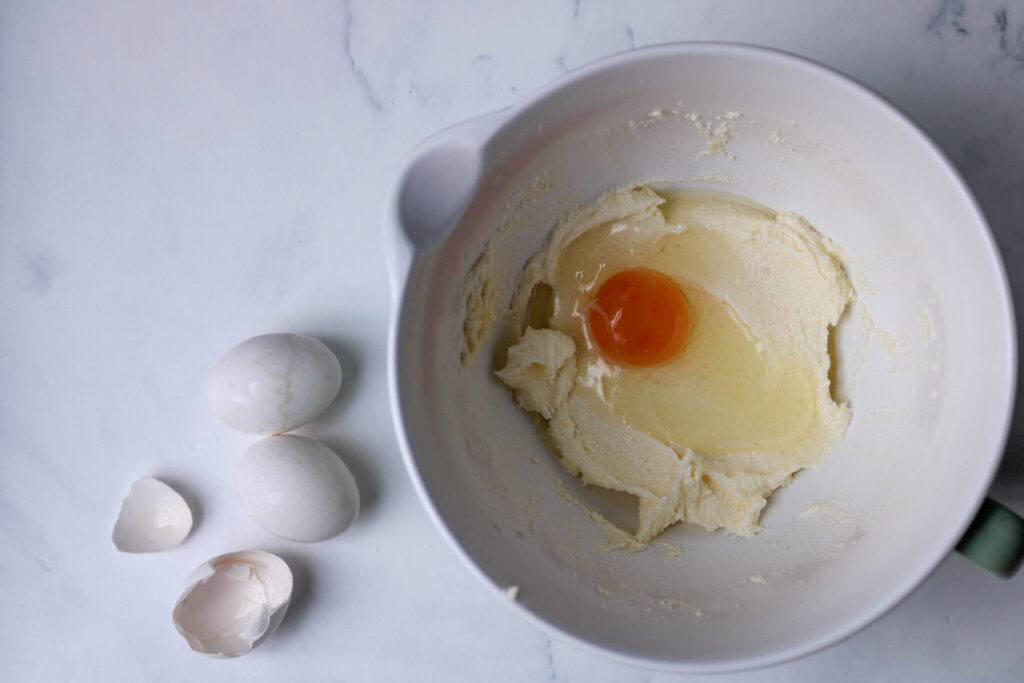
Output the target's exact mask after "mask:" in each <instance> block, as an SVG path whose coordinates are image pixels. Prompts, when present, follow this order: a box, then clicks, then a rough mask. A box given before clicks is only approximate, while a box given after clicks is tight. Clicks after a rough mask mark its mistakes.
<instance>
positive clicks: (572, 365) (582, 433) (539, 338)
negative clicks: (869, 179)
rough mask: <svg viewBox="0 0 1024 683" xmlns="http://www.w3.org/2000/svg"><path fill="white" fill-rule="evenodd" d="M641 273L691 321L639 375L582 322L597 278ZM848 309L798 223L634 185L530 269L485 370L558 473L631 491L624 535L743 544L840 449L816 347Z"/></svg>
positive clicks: (568, 227)
mask: <svg viewBox="0 0 1024 683" xmlns="http://www.w3.org/2000/svg"><path fill="white" fill-rule="evenodd" d="M637 267H642V268H649V269H652V270H656V271H658V272H661V273H663V274H665V275H667V276H669V277H670V278H671V279H672V280H673V281H674V282H675V283H676V284H677V286H678V287H679V288H680V290H681V291H682V292H683V294H684V295H685V297H686V299H687V301H688V302H689V305H690V308H691V314H692V319H693V325H692V331H691V336H690V338H689V340H688V341H687V342H686V346H685V347H684V348H683V350H682V351H681V352H679V353H678V354H677V356H676V357H675V358H673V359H671V360H669V361H667V362H666V363H663V364H661V365H657V366H653V367H633V366H624V365H618V364H616V363H614V362H612V361H610V360H609V359H607V358H606V357H605V356H604V355H603V354H602V352H601V350H600V349H599V348H598V347H597V346H596V345H595V344H594V343H593V340H592V339H591V335H590V331H589V329H588V327H587V322H586V321H587V311H588V308H589V306H590V302H591V300H592V297H593V293H594V292H596V291H597V289H598V288H599V287H600V286H601V284H602V283H603V282H604V280H606V279H607V278H608V277H610V276H611V275H613V274H615V273H616V272H620V271H622V270H625V269H628V268H637ZM854 298H855V290H854V287H853V285H852V284H851V282H850V279H849V277H848V276H847V274H846V272H845V270H844V266H843V254H842V252H841V250H840V249H839V248H838V247H837V246H836V245H835V244H834V243H832V242H831V240H829V239H828V238H826V237H824V236H822V235H821V234H819V233H818V232H817V231H815V230H814V228H812V227H811V226H810V225H809V224H808V223H807V222H806V221H805V220H803V219H802V218H800V217H799V216H797V215H796V214H792V213H788V212H782V213H774V212H772V211H770V210H767V209H764V208H763V207H757V206H753V205H748V204H747V203H742V202H738V201H731V200H728V199H724V198H722V197H717V196H716V197H712V196H706V195H690V194H686V193H667V192H661V193H659V192H656V191H655V190H653V189H652V188H651V187H649V186H647V185H643V184H636V185H631V186H627V187H623V188H619V189H614V190H610V191H608V192H606V193H604V194H603V195H601V196H600V197H598V198H597V199H596V200H594V201H593V202H590V203H588V204H586V205H584V206H581V207H579V208H577V209H575V210H573V211H571V212H570V213H569V214H568V215H567V216H566V217H565V218H564V219H563V220H562V221H561V222H560V223H559V224H558V226H557V227H556V228H555V230H554V231H553V232H552V234H551V235H550V237H549V239H548V242H547V244H546V245H545V247H543V248H542V249H541V250H540V251H539V252H538V253H537V254H536V255H535V256H534V257H533V258H532V259H531V260H530V261H529V263H528V264H527V266H526V268H525V269H524V271H523V273H522V275H521V276H520V279H519V282H518V285H517V288H516V292H515V294H514V296H513V301H512V305H511V310H510V312H509V313H510V316H511V319H513V320H518V321H522V327H520V328H519V329H517V330H516V334H514V335H513V340H512V343H511V344H510V345H509V348H508V353H507V362H506V364H505V365H504V367H503V368H501V369H500V370H499V371H498V373H497V374H498V377H499V378H500V379H501V380H502V381H503V382H504V383H505V384H507V385H508V386H509V387H510V388H512V389H513V390H514V392H515V397H516V401H517V403H518V404H519V406H520V407H521V408H523V409H524V410H527V411H529V412H532V413H535V414H537V415H539V416H540V418H541V419H539V420H537V421H536V424H537V425H538V429H539V430H540V431H541V432H542V436H543V437H544V439H543V440H544V441H545V442H546V443H548V444H549V445H550V446H551V448H552V451H553V454H554V455H555V456H556V457H557V458H558V460H559V461H560V462H561V464H562V465H563V466H564V468H565V469H566V470H567V471H569V472H570V473H572V474H575V475H579V476H580V477H582V480H583V482H584V483H585V484H593V485H597V486H602V487H605V488H609V489H613V490H618V491H624V492H627V493H630V494H632V495H634V496H636V497H637V499H638V502H639V523H638V526H637V528H636V529H635V530H634V531H633V532H632V534H633V536H634V537H635V539H636V541H637V542H639V543H648V542H649V541H650V540H651V539H653V538H654V537H655V536H657V535H658V534H659V533H660V532H661V531H662V530H664V529H665V528H667V527H668V526H670V525H672V524H674V523H676V522H679V521H684V522H690V523H694V524H698V525H700V526H702V527H704V528H706V529H709V530H716V529H723V530H725V531H726V532H728V533H730V534H733V535H735V536H739V537H750V536H753V535H754V534H755V533H757V531H758V530H759V529H760V527H759V518H760V515H761V511H762V510H763V508H764V506H765V504H766V502H767V499H768V497H769V496H770V495H771V494H772V492H773V491H775V490H776V489H777V488H779V487H780V486H783V485H785V484H786V483H787V482H789V481H790V479H791V477H792V476H793V474H794V473H795V472H797V471H799V470H800V469H803V468H805V467H813V466H815V465H817V464H819V463H820V462H821V461H822V460H823V459H824V458H825V457H827V456H828V454H830V453H831V452H833V451H834V450H836V448H837V447H838V445H839V444H840V443H841V441H842V439H843V436H844V433H845V431H846V428H847V425H848V424H849V421H850V416H851V412H850V408H849V406H848V405H846V404H845V403H842V402H837V401H836V400H835V399H834V398H833V396H832V393H831V390H830V381H829V368H830V364H831V362H830V355H829V339H830V334H831V331H832V329H833V327H834V326H835V325H836V324H837V322H838V321H839V319H840V317H841V316H842V314H843V311H844V310H845V309H846V308H847V306H848V305H849V304H850V303H851V302H852V301H853V300H854Z"/></svg>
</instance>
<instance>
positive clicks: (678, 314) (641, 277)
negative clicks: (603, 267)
mask: <svg viewBox="0 0 1024 683" xmlns="http://www.w3.org/2000/svg"><path fill="white" fill-rule="evenodd" d="M587 324H588V325H589V326H590V333H591V337H592V338H593V340H594V342H595V343H596V344H597V346H598V347H599V348H600V349H601V351H603V352H604V354H605V355H606V356H607V357H608V358H609V359H611V360H614V361H616V362H618V363H622V364H626V365H636V366H641V367H646V366H650V365H658V364H659V363H664V362H665V361H667V360H669V359H670V358H672V357H673V356H675V355H676V354H677V353H679V350H680V349H682V348H683V345H684V344H685V343H686V338H687V336H689V334H690V307H689V305H687V303H686V298H685V297H684V296H683V293H682V292H681V291H679V287H677V286H676V284H675V283H674V282H672V280H670V279H669V278H668V277H667V276H665V275H662V274H661V273H658V272H655V271H653V270H648V269H647V268H635V269H632V270H624V271H621V272H619V273H616V274H615V275H612V276H611V277H610V278H608V279H607V280H605V281H604V283H603V284H602V285H601V286H600V288H598V290H597V294H595V295H594V300H593V302H592V304H591V306H590V313H589V315H588V316H587Z"/></svg>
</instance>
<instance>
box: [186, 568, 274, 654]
mask: <svg viewBox="0 0 1024 683" xmlns="http://www.w3.org/2000/svg"><path fill="white" fill-rule="evenodd" d="M291 597H292V572H291V569H289V568H288V565H287V564H286V563H285V561H284V560H282V559H281V558H280V557H278V556H277V555H272V554H270V553H265V552H260V551H256V550H248V551H242V552H237V553H228V554H227V555H220V556H218V557H215V558H213V559H212V560H209V561H208V562H205V563H203V564H202V565H200V566H199V567H198V568H197V569H196V570H195V571H194V572H192V574H191V575H190V576H189V577H188V579H186V580H185V587H184V589H183V590H182V592H181V597H179V598H178V601H177V603H175V605H174V612H173V613H172V618H173V620H174V626H175V628H177V629H178V633H180V634H181V635H183V636H184V637H185V640H186V641H187V642H188V644H189V647H191V648H192V649H193V650H195V651H196V652H202V653H203V654H207V655H213V656H218V657H238V656H239V655H244V654H245V653H247V652H249V651H250V650H252V649H253V648H254V647H255V646H256V645H259V644H260V643H261V642H263V641H264V640H266V639H267V638H268V637H269V636H270V634H272V633H273V632H274V630H275V629H276V628H277V627H278V625H279V624H280V623H281V620H282V619H284V615H285V612H286V611H287V610H288V601H289V600H291Z"/></svg>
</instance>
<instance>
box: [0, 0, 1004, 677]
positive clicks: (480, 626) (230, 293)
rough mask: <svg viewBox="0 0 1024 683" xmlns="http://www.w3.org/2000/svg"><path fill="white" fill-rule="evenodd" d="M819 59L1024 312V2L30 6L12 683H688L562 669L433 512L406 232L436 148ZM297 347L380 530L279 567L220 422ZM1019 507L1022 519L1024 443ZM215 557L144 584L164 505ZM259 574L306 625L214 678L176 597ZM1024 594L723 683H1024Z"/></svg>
mask: <svg viewBox="0 0 1024 683" xmlns="http://www.w3.org/2000/svg"><path fill="white" fill-rule="evenodd" d="M710 39H713V40H728V41H741V42H747V43H754V44H760V45H767V46H772V47H778V48H782V49H785V50H788V51H791V52H795V53H798V54H801V55H805V56H808V57H811V58H814V59H816V60H818V61H821V62H823V63H825V64H828V65H830V66H832V67H835V68H837V69H839V70H841V71H844V72H846V73H847V74H849V75H852V76H853V77H855V78H857V79H859V80H861V81H862V82H864V83H866V84H867V85H869V86H871V87H873V88H875V89H876V90H878V91H879V92H881V93H882V94H883V95H885V96H886V97H888V98H890V99H891V100H892V101H893V102H894V103H895V104H896V105H898V106H899V107H901V108H902V109H903V110H904V111H906V112H907V113H908V114H909V115H910V116H911V117H912V118H913V119H914V120H915V121H917V122H918V123H919V124H920V125H921V126H922V127H923V128H924V129H925V131H927V132H928V133H929V134H931V135H932V136H933V137H934V138H935V140H936V141H937V142H938V144H939V145H940V146H941V147H942V148H943V149H944V150H945V151H946V153H947V154H948V155H949V156H950V157H951V159H952V160H953V161H954V163H955V164H956V165H957V167H958V168H959V169H960V170H961V172H962V173H963V174H964V176H965V177H966V179H967V181H968V183H969V184H970V186H971V187H972V188H973V190H974V192H975V193H976V195H977V197H978V199H979V201H980V203H981V204H982V206H983V208H984V210H985V212H986V213H987V215H988V218H989V220H990V222H991V224H992V227H993V230H994V232H995V234H996V237H997V240H998V242H999V245H1000V247H1001V249H1002V252H1003V255H1004V258H1005V259H1006V260H1007V265H1008V270H1009V273H1010V277H1011V280H1012V281H1013V287H1014V290H1015V294H1016V300H1017V302H1018V304H1017V305H1018V311H1019V312H1020V311H1022V302H1024V126H1022V125H1021V124H1022V122H1024V4H1022V3H1021V2H1020V0H1001V1H995V2H962V1H960V0H948V1H945V2H940V1H938V0H935V1H932V2H925V1H922V2H904V3H890V2H888V1H886V0H873V1H870V2H869V1H862V2H846V1H845V0H828V1H822V2H798V1H777V2H733V3H725V2H719V1H717V0H707V1H694V2H610V1H609V2H594V1H592V0H564V1H562V2H553V1H552V2H543V1H541V0H536V1H533V2H504V3H498V2H440V1H433V0H432V1H429V2H421V1H420V0H390V1H386V2H364V1H362V0H354V1H347V0H346V1H339V2H302V3H284V2H269V1H268V2H242V1H220V2H206V1H204V0H189V1H187V2H180V1H177V0H175V1H173V2H150V3H138V2H132V1H129V0H110V1H107V2H79V1H67V2H46V3H40V2H30V1H25V2H22V1H17V0H11V1H8V2H4V3H3V4H2V5H0V312H2V316H3V317H2V328H0V330H2V331H0V392H2V393H0V532H2V545H0V584H2V589H0V616H2V622H0V679H3V680H5V681H49V680H60V681H65V680H67V681H78V680H125V681H128V680H132V681H142V680H234V681H294V680H305V681H316V680H344V681H409V680H437V681H442V680H443V681H448V680H467V681H469V680H487V681H523V680H531V681H532V680H558V681H587V682H588V683H589V682H598V681H624V682H629V681H648V680H654V681H667V680H676V678H677V677H675V676H672V675H668V674H657V673H652V672H648V671H642V670H636V669H630V668H627V667H624V666H622V665H619V664H616V663H611V662H608V661H605V660H603V659H600V658H596V657H594V656H592V655H590V654H587V653H584V652H581V651H578V650H577V649H575V648H574V647H572V646H570V645H568V644H565V643H562V642H559V641H558V640H551V639H549V637H548V636H547V635H545V634H544V633H542V632H540V631H538V630H537V629H536V628H534V627H533V626H532V625H531V624H529V623H527V622H526V621H525V620H523V619H522V618H520V617H519V616H517V615H516V614H514V613H513V612H512V611H511V610H509V609H507V607H506V606H505V605H503V604H501V602H500V601H498V600H495V599H494V597H493V596H492V595H491V594H490V593H489V592H488V591H486V590H485V589H484V588H483V587H482V586H481V585H479V584H478V582H477V581H476V579H474V578H473V576H472V574H471V573H470V571H469V570H467V569H466V568H465V567H464V566H463V565H462V564H461V563H460V561H459V560H458V559H457V558H456V556H455V555H454V553H453V552H451V551H450V550H449V548H448V547H447V545H446V544H445V542H444V540H443V539H442V537H441V535H440V534H439V532H438V531H437V530H435V528H434V527H433V526H432V525H431V523H430V521H429V520H428V518H427V516H426V514H425V513H424V510H423V508H422V506H421V504H420V502H419V500H418V499H417V498H416V496H415V494H414V491H413V489H412V486H411V484H410V482H409V480H408V478H407V476H406V474H405V471H404V468H403V465H402V462H401V459H400V457H399V454H398V451H397V446H396V441H395V438H394V435H393V433H392V430H391V424H390V417H389V414H388V404H387V397H386V386H385V328H386V316H387V308H388V300H389V298H388V292H387V278H386V275H385V270H384V256H383V249H382V244H381V214H382V207H383V202H384V199H385V196H386V193H387V191H388V189H389V186H390V185H391V183H392V182H393V180H394V178H395V175H396V173H397V171H398V169H399V168H400V167H401V164H402V163H403V160H404V159H405V157H406V154H407V153H408V151H409V149H410V148H411V147H412V146H413V145H414V144H415V143H416V142H417V141H419V140H420V139H421V138H423V137H425V136H427V135H428V134H430V133H431V132H433V131H435V130H437V129H438V128H441V127H443V126H445V125H448V124H451V123H455V122H457V121H460V120H462V119H465V118H467V117H470V116H473V115H475V114H478V113H482V112H485V111H488V110H491V109H495V108H498V107H502V106H505V105H508V104H510V103H513V102H515V101H516V100H517V99H519V98H520V97H521V96H523V95H524V94H526V93H529V92H531V91H533V90H534V89H536V88H538V87H540V86H541V85H543V84H545V83H546V82H548V81H550V80H551V79H553V78H555V77H557V76H558V75H560V74H562V73H564V72H565V71H566V70H568V69H572V68H574V67H576V66H579V65H582V64H585V63H587V62H589V61H592V60H594V59H596V58H599V57H602V56H605V55H608V54H612V53H616V52H620V51H623V50H627V49H630V48H632V47H634V46H642V45H648V44H653V43H660V42H668V41H678V40H710ZM269 331H291V332H299V333H307V334H314V335H317V336H319V337H321V338H322V339H324V340H325V341H326V342H327V343H328V344H329V345H330V346H331V348H332V349H334V350H335V352H336V353H338V355H339V356H340V358H341V360H342V364H343V367H344V371H345V375H346V379H345V386H344V387H343V389H342V394H341V397H340V398H339V399H338V401H337V402H336V404H335V405H334V406H333V407H332V408H331V409H330V410H329V412H328V413H327V414H326V415H325V416H324V417H323V418H321V419H320V420H318V421H317V422H316V423H314V424H313V425H311V426H309V427H307V428H306V429H305V430H303V431H304V433H307V434H311V435H313V436H316V437H318V438H321V439H323V440H324V441H325V442H326V443H328V444H329V445H331V446H332V447H334V448H335V449H336V450H337V451H338V452H339V453H341V455H342V456H343V457H344V458H345V460H346V461H348V462H349V464H350V466H351V468H352V470H353V471H354V473H355V475H356V478H357V479H358V482H359V485H360V487H361V489H362V491H363V502H364V506H363V513H362V516H361V518H360V519H359V521H358V522H357V524H356V526H355V527H354V528H353V529H352V530H351V531H350V532H348V533H347V534H345V535H343V536H341V537H339V538H337V539H334V540H332V541H329V542H326V543H321V544H315V545H302V544H295V543H288V542H285V541H280V540H277V539H275V538H273V537H271V536H269V535H267V534H266V533H264V532H263V531H261V530H260V529H258V528H257V527H255V526H254V525H253V524H252V523H251V522H250V521H249V520H248V519H247V518H246V517H245V514H244V512H243V511H242V509H241V506H240V505H239V504H238V502H237V500H236V499H235V494H234V491H233V483H232V474H231V472H232V466H233V462H234V459H235V458H236V457H237V455H238V453H239V452H240V451H241V449H242V448H243V447H244V446H245V444H247V443H248V442H249V441H250V439H247V438H245V437H243V436H240V435H235V434H232V433H229V431H228V430H227V429H225V428H223V427H221V426H219V425H218V424H217V423H216V422H215V420H214V418H213V417H212V416H211V414H210V411H209V409H208V407H207V405H206V403H205V394H204V391H205V380H206V376H207V374H208V372H209V370H210V367H211V365H212V363H213V362H214V361H215V360H216V358H217V357H218V356H219V355H220V354H221V353H223V352H224V351H225V350H226V349H227V348H229V347H230V346H232V345H233V344H235V343H237V342H238V341H241V340H242V339H244V338H246V337H249V336H252V335H254V334H259V333H263V332H269ZM1017 415H1018V417H1017V420H1016V422H1015V429H1014V434H1013V436H1012V437H1011V443H1010V447H1009V455H1008V457H1007V459H1006V461H1005V464H1004V466H1003V468H1002V470H1001V472H1000V475H999V478H998V481H997V482H996V485H995V488H994V494H995V495H996V496H997V497H999V498H1001V499H1002V500H1003V501H1004V502H1006V503H1008V504H1010V505H1011V506H1013V507H1015V508H1016V509H1017V510H1018V511H1022V510H1024V448H1022V446H1024V413H1022V411H1020V410H1018V412H1017ZM147 473H148V474H153V475H156V476H161V477H163V478H165V479H166V480H167V481H169V482H172V483H174V484H176V485H178V486H179V487H180V489H181V490H182V491H183V493H185V494H186V496H187V497H188V499H189V500H190V501H191V502H192V503H193V505H194V507H195V508H196V512H197V518H198V519H197V522H198V523H197V526H196V528H195V530H194V532H193V534H192V536H191V537H190V538H189V539H188V540H187V541H186V542H185V543H184V544H183V545H182V546H180V547H178V548H176V549H174V550H172V551H169V552H166V553H162V554H156V555H147V556H129V555H123V554H120V553H118V552H116V551H115V550H114V548H113V546H112V544H111V543H110V531H111V528H112V525H113V521H114V518H115V516H116V514H117V509H118V505H119V504H120V500H121V497H122V496H123V495H124V493H125V492H126V491H127V489H128V487H129V485H130V483H131V481H132V480H134V479H135V478H136V477H137V476H139V475H142V474H147ZM246 547H252V548H262V549H266V550H271V551H274V552H278V553H280V554H281V555H283V556H284V557H285V558H286V559H287V560H288V561H289V562H290V563H291V564H292V565H293V567H294V569H295V572H296V579H297V584H298V587H297V594H296V596H295V599H294V602H293V606H292V609H291V611H290V613H289V615H288V617H287V618H286V620H285V622H284V624H283V626H282V627H281V629H280V631H279V632H278V633H277V634H276V635H275V636H274V637H273V638H272V639H271V640H270V641H269V642H268V643H267V644H266V645H265V646H263V647H261V648H259V649H257V650H256V651H255V652H253V653H252V654H251V655H248V656H246V657H243V658H241V659H238V660H232V661H223V660H211V659H206V658H204V657H201V656H198V655H195V654H193V653H192V652H190V651H189V650H188V649H187V647H186V645H185V643H184V641H183V640H182V639H181V638H180V637H179V636H178V635H177V634H176V633H175V631H174V628H173V626H172V625H171V622H170V608H171V605H172V603H173V600H174V598H175V597H176V593H177V589H178V586H179V582H180V581H182V580H183V579H184V578H185V576H186V575H187V574H188V573H189V572H190V571H191V570H192V569H193V568H194V567H195V566H196V565H198V564H199V563H200V562H201V561H203V560H205V559H207V558H208V557H211V556H213V555H216V554H219V553H221V552H225V551H228V550H234V549H241V548H246ZM1022 582H1024V577H1022V576H1018V577H1017V578H1016V579H1013V580H1011V581H1008V582H1003V581H1000V580H998V579H995V578H993V577H990V576H988V575H987V574H985V573H984V572H982V571H981V570H978V569H976V568H975V567H973V566H972V565H970V564H969V563H968V562H967V561H965V560H963V559H962V558H960V557H956V556H953V557H950V558H949V559H948V560H947V561H946V562H944V563H943V564H942V565H941V566H940V567H939V569H938V570H937V571H936V572H935V574H934V575H933V576H932V577H931V578H929V579H928V580H927V581H926V582H925V583H924V585H922V586H921V588H920V589H919V590H917V591H916V592H915V593H914V594H913V595H911V596H910V598H909V599H907V600H906V601H905V602H904V603H902V604H901V605H900V606H899V607H897V608H896V609H895V610H893V611H892V612H891V613H889V614H888V615H887V616H885V617H884V618H883V619H881V620H880V621H879V622H877V623H876V624H874V625H873V626H871V627H869V628H868V629H866V630H864V631H863V632H861V633H860V634H858V635H856V636H854V637H853V638H851V639H849V640H848V641H846V642H844V643H841V644H839V645H837V646H835V647H832V648H830V649H828V650H826V651H824V652H821V653H818V654H816V655H813V656H810V657H807V658H805V659H803V660H800V661H797V662H793V663H790V664H787V665H784V666H779V667H776V668H773V669H769V670H765V671H760V672H753V673H745V674H736V675H728V676H717V677H715V678H714V679H713V680H715V681H733V680H736V681H748V680H778V681H798V680H801V681H802V680H806V681H818V680H836V681H839V680H850V681H861V680H928V681H946V680H972V681H981V680H988V681H1006V680H1011V679H1016V680H1020V676H1021V671H1022V666H1024V654H1022V653H1024V649H1022V648H1021V645H1020V634H1021V632H1022V627H1024V589H1022V586H1024V583H1022Z"/></svg>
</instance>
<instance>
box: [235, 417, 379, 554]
mask: <svg viewBox="0 0 1024 683" xmlns="http://www.w3.org/2000/svg"><path fill="white" fill-rule="evenodd" d="M235 482H236V486H237V488H238V497H239V498H240V499H241V501H242V506H243V507H245V511H246V512H247V513H249V516H250V517H252V518H253V520H254V521H255V522H256V523H257V524H258V525H260V526H261V527H262V528H263V529H265V530H266V531H269V532H270V533H272V534H274V535H275V536H280V537H281V538H284V539H287V540H290V541H302V542H305V543H312V542H314V541H325V540H327V539H328V538H333V537H334V536H337V535H338V534H340V533H341V532H343V531H345V530H346V529H348V528H349V527H350V526H351V525H352V523H353V522H354V521H355V519H356V517H357V516H358V515H359V489H358V488H357V487H356V481H355V479H354V478H353V477H352V473H351V472H349V469H348V467H346V466H345V463H344V462H342V460H341V458H339V457H338V456H337V455H336V454H335V453H334V451H332V450H331V449H329V448H328V447H327V446H324V445H323V444H322V443H320V442H318V441H313V440H312V439H307V438H305V437H303V436H296V435H293V434H287V435H284V436H270V437H267V438H266V439H261V440H260V441H257V442H256V443H254V444H253V445H252V446H250V447H249V448H248V449H246V451H245V452H244V453H242V457H241V458H240V459H239V460H238V466H237V467H236V469H235Z"/></svg>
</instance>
